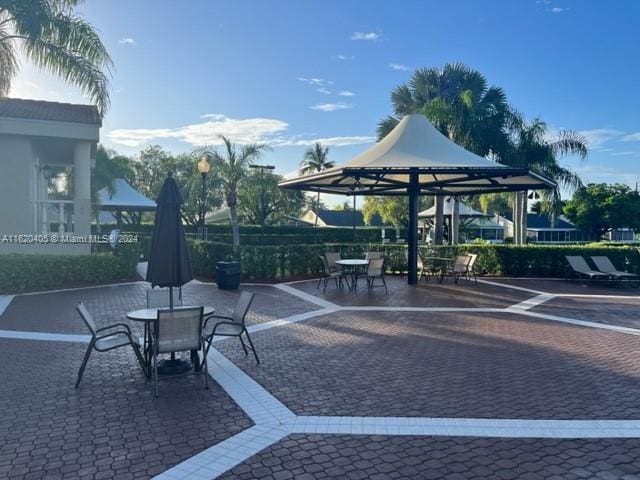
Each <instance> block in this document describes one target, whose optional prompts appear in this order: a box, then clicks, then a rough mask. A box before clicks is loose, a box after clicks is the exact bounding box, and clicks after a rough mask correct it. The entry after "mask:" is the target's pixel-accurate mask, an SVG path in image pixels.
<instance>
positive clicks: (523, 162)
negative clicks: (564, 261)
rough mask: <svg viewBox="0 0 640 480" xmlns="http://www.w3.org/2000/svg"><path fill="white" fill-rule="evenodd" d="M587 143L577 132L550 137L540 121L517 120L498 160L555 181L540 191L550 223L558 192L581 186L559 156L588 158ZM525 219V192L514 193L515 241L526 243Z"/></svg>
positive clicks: (578, 178) (557, 207)
mask: <svg viewBox="0 0 640 480" xmlns="http://www.w3.org/2000/svg"><path fill="white" fill-rule="evenodd" d="M587 153H588V152H587V142H586V140H585V139H584V137H582V135H580V134H579V133H577V132H574V131H572V130H561V131H560V132H558V133H557V134H556V135H552V134H551V133H550V132H549V129H548V127H547V125H546V123H544V122H543V121H542V120H540V119H534V120H532V121H530V122H527V121H523V120H521V119H519V118H518V119H517V120H516V121H515V122H514V123H513V125H512V128H511V135H510V142H509V145H508V148H507V149H505V151H504V152H503V153H502V154H501V161H502V163H505V164H507V165H511V166H515V167H525V168H528V169H530V170H533V171H535V172H538V173H540V174H541V175H543V176H545V177H546V178H548V179H550V180H552V181H554V182H555V183H556V184H557V187H556V188H554V189H550V190H544V191H543V192H542V200H543V201H542V202H541V206H542V207H543V208H545V213H546V214H547V215H549V217H550V218H551V220H552V222H553V221H555V217H556V216H557V215H558V213H559V211H560V206H561V199H560V190H561V189H564V190H568V191H574V190H576V189H577V188H579V187H581V186H582V181H581V180H580V177H579V176H578V175H577V174H575V173H574V172H572V171H571V170H570V169H568V168H566V167H563V166H561V165H560V164H559V162H558V157H561V156H566V155H578V156H579V157H580V158H581V159H585V158H586V156H587ZM526 219H527V195H526V192H517V193H516V194H515V200H514V213H513V220H514V228H515V232H514V237H515V238H514V242H515V243H525V241H526V238H525V237H526V231H527V225H526Z"/></svg>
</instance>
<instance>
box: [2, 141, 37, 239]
mask: <svg viewBox="0 0 640 480" xmlns="http://www.w3.org/2000/svg"><path fill="white" fill-rule="evenodd" d="M34 162H35V160H34V155H33V151H32V148H31V141H30V140H29V139H28V138H27V137H19V136H16V135H0V233H3V234H18V233H31V232H33V215H34V210H33V209H34V207H33V203H32V201H31V196H32V191H31V189H32V186H31V183H30V182H31V170H32V169H33V168H34Z"/></svg>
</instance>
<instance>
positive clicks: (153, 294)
mask: <svg viewBox="0 0 640 480" xmlns="http://www.w3.org/2000/svg"><path fill="white" fill-rule="evenodd" d="M170 291H171V290H170V289H169V288H152V289H151V290H147V308H169V307H170V306H171V303H170V297H169V292H170ZM173 306H174V307H181V306H182V292H181V291H180V289H178V288H176V289H174V290H173Z"/></svg>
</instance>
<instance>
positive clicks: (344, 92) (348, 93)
mask: <svg viewBox="0 0 640 480" xmlns="http://www.w3.org/2000/svg"><path fill="white" fill-rule="evenodd" d="M338 95H340V96H341V97H355V95H356V94H355V93H353V92H352V91H350V90H342V91H341V92H338Z"/></svg>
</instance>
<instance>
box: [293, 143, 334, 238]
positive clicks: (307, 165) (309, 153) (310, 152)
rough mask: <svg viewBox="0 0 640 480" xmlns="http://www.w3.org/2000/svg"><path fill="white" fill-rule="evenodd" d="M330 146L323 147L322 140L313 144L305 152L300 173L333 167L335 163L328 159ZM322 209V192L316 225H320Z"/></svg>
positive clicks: (317, 208) (317, 209) (316, 171)
mask: <svg viewBox="0 0 640 480" xmlns="http://www.w3.org/2000/svg"><path fill="white" fill-rule="evenodd" d="M328 156H329V147H323V146H322V144H321V143H320V142H316V143H314V144H313V147H309V148H308V149H307V150H306V151H305V152H304V157H303V159H302V161H301V162H300V174H301V175H308V174H310V173H318V172H322V171H324V170H327V169H328V168H332V167H333V166H334V165H335V163H334V162H332V161H331V160H329V159H328ZM319 210H320V192H318V199H317V202H316V221H315V225H314V226H316V227H317V226H318V211H319Z"/></svg>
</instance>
